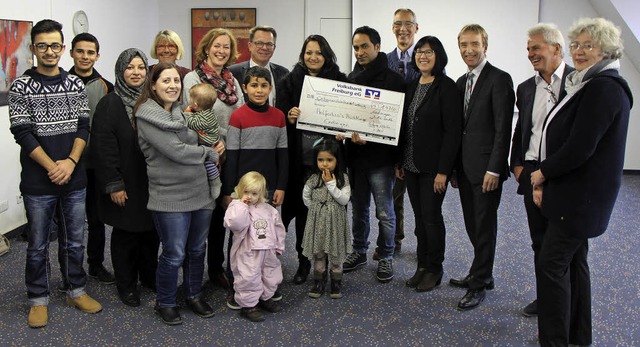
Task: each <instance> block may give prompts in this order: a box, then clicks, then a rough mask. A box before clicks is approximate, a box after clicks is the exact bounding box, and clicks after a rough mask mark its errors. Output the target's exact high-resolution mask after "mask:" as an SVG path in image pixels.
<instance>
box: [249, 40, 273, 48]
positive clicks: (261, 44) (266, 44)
mask: <svg viewBox="0 0 640 347" xmlns="http://www.w3.org/2000/svg"><path fill="white" fill-rule="evenodd" d="M252 43H253V44H254V45H256V47H258V48H263V47H267V48H268V49H274V48H275V47H276V44H275V43H273V42H262V41H256V42H252Z"/></svg>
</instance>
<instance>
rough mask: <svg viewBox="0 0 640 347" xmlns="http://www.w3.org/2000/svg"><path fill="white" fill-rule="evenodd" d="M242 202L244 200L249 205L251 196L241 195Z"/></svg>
mask: <svg viewBox="0 0 640 347" xmlns="http://www.w3.org/2000/svg"><path fill="white" fill-rule="evenodd" d="M242 202H244V203H245V204H247V205H251V198H250V197H248V196H243V197H242Z"/></svg>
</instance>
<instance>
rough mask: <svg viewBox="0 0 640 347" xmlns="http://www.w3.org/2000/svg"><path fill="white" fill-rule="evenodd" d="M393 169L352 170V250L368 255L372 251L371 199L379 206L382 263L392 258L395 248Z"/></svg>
mask: <svg viewBox="0 0 640 347" xmlns="http://www.w3.org/2000/svg"><path fill="white" fill-rule="evenodd" d="M394 180H395V171H394V168H393V166H384V167H380V168H377V169H373V170H359V169H358V168H354V169H353V181H354V182H353V184H352V185H351V187H352V192H351V205H352V208H353V250H354V251H356V252H358V253H366V252H367V249H368V248H369V232H370V229H371V227H370V222H369V206H370V205H371V195H372V193H373V201H374V202H375V205H376V218H377V219H378V230H379V233H380V235H381V236H382V237H378V242H377V246H378V255H379V256H380V259H385V258H386V259H389V258H391V257H393V250H394V247H395V243H394V234H395V230H396V215H395V212H394V211H393V182H394Z"/></svg>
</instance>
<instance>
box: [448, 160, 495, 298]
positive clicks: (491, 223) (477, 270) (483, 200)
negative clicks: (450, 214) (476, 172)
mask: <svg viewBox="0 0 640 347" xmlns="http://www.w3.org/2000/svg"><path fill="white" fill-rule="evenodd" d="M458 185H459V191H460V203H461V204H462V214H463V216H464V225H465V228H466V229H467V235H468V236H469V241H471V244H472V245H473V263H471V268H470V269H469V274H470V275H472V276H473V279H472V280H471V281H470V282H469V288H470V289H480V288H482V287H484V286H485V285H486V284H487V283H489V282H490V281H491V280H492V279H493V263H494V260H495V256H496V237H497V234H498V207H499V206H500V198H501V196H502V181H500V183H499V184H498V188H496V190H493V191H491V192H487V193H483V192H482V183H480V184H472V183H471V182H469V180H468V179H467V177H466V175H465V174H464V173H460V174H458Z"/></svg>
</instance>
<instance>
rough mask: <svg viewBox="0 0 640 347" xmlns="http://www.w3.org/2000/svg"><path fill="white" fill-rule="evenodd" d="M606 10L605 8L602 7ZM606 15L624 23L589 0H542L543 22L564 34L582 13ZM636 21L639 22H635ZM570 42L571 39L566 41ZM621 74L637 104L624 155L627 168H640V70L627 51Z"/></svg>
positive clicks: (624, 38)
mask: <svg viewBox="0 0 640 347" xmlns="http://www.w3.org/2000/svg"><path fill="white" fill-rule="evenodd" d="M602 11H603V10H602ZM598 16H602V17H605V18H607V19H609V20H611V21H613V22H614V23H616V25H618V26H624V23H620V20H621V19H620V18H619V17H618V18H615V16H614V15H613V14H609V15H608V14H606V13H602V12H598V11H597V10H596V9H595V8H594V7H593V6H591V3H590V2H589V1H585V0H564V1H562V2H558V1H555V0H541V1H540V20H541V21H543V22H552V23H556V24H557V25H558V27H559V28H560V30H561V31H562V32H563V33H564V34H565V40H568V39H566V36H567V35H566V33H567V32H568V31H569V27H570V26H571V24H573V22H574V21H575V20H577V19H578V18H581V17H598ZM635 25H637V23H636V24H635ZM623 40H625V42H626V41H633V40H635V41H636V44H637V39H636V38H635V37H633V35H632V34H631V32H628V33H627V35H626V36H625V34H624V32H623ZM567 44H568V43H567ZM565 61H566V62H567V63H570V64H571V56H570V54H569V53H568V52H566V53H565ZM620 64H621V67H620V74H621V75H622V76H623V77H624V78H625V79H626V80H627V82H628V83H629V86H630V87H631V91H632V93H633V95H634V96H635V98H636V100H635V105H634V107H633V108H632V109H631V120H630V122H629V133H628V135H627V150H626V155H625V163H624V168H625V169H626V170H638V169H640V118H639V117H640V107H639V106H638V103H639V102H640V71H638V69H637V68H636V66H634V65H633V64H632V62H631V60H630V59H629V58H628V56H627V53H625V54H624V55H623V57H622V59H621V60H620Z"/></svg>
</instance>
